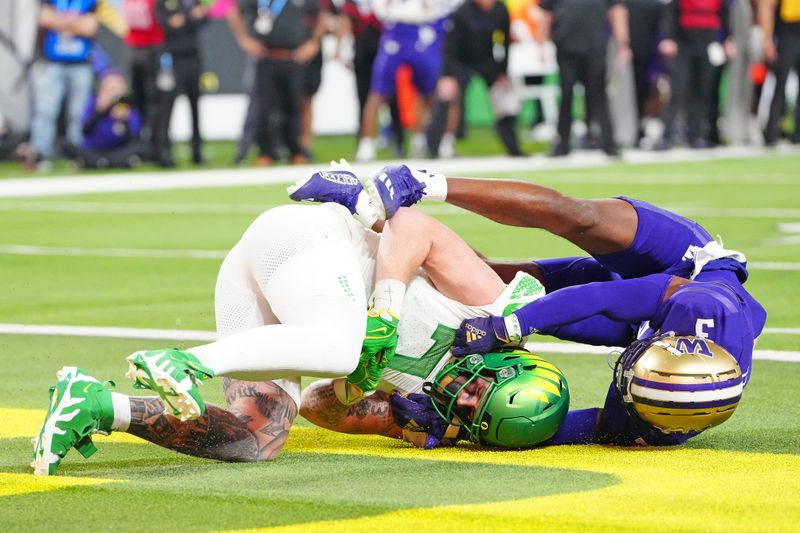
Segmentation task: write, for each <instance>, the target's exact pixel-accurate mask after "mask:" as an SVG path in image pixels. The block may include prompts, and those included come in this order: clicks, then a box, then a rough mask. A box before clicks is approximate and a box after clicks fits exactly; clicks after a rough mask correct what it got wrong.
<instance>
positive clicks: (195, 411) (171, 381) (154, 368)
mask: <svg viewBox="0 0 800 533" xmlns="http://www.w3.org/2000/svg"><path fill="white" fill-rule="evenodd" d="M137 356H140V353H139V352H137V353H134V354H133V355H130V356H128V365H129V368H128V372H127V373H126V374H125V375H126V376H127V377H128V378H129V379H132V380H133V381H134V382H135V383H138V384H139V385H140V386H142V387H143V388H147V389H150V390H152V391H154V392H156V393H158V395H159V396H160V397H161V401H162V403H163V404H164V412H165V413H167V414H170V415H172V416H175V417H176V418H178V419H179V420H180V421H181V422H187V421H189V420H194V419H196V418H199V417H200V415H201V414H202V413H201V411H204V409H202V408H201V406H200V405H199V404H198V403H197V401H196V400H195V399H194V398H193V397H192V395H191V394H189V392H188V391H187V390H185V389H184V387H182V386H181V385H180V384H179V383H178V381H177V380H176V379H175V378H173V377H172V376H171V375H170V374H169V373H167V372H165V371H164V370H163V369H161V368H160V367H159V366H158V365H155V364H153V365H149V364H147V358H146V357H144V356H141V357H137Z"/></svg>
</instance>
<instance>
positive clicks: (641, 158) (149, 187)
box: [0, 146, 800, 198]
mask: <svg viewBox="0 0 800 533" xmlns="http://www.w3.org/2000/svg"><path fill="white" fill-rule="evenodd" d="M797 155H800V149H797V148H795V147H791V146H786V147H781V149H780V150H777V151H776V150H770V149H765V148H759V147H720V148H715V149H712V150H689V149H676V150H671V151H669V152H659V153H653V152H650V151H645V150H626V151H625V153H624V154H623V157H622V160H623V161H624V162H626V163H637V164H664V163H684V162H690V161H714V160H721V159H748V158H753V157H763V156H770V157H792V156H797ZM397 163H405V164H407V165H409V166H411V167H417V168H432V167H431V163H432V162H431V161H430V160H427V159H418V160H413V159H409V160H402V161H400V160H396V161H380V162H373V163H360V164H358V163H356V164H353V167H354V169H355V171H356V172H357V173H359V174H364V175H367V174H369V173H372V172H373V171H374V170H376V169H377V168H379V167H381V166H383V165H390V164H397ZM617 164H619V163H618V162H617V161H616V160H614V159H609V158H608V157H606V156H605V155H603V154H602V153H600V152H588V153H587V152H576V153H574V154H572V155H570V156H568V157H564V158H548V157H545V156H542V155H536V156H531V157H518V158H510V157H505V156H497V157H480V158H463V159H461V158H456V159H451V160H438V161H436V162H435V165H434V166H435V170H436V171H437V172H440V173H443V174H447V175H450V176H458V175H472V174H484V173H508V172H518V171H519V172H522V171H525V172H529V171H532V170H534V171H535V170H551V169H570V168H592V167H606V166H610V165H617ZM324 166H325V165H323V164H320V165H308V166H286V167H274V168H266V169H264V168H248V169H228V170H218V169H217V170H192V171H179V172H142V173H130V172H128V173H118V174H105V175H102V176H85V175H84V176H64V177H53V178H12V179H6V180H0V197H5V198H19V197H24V196H56V195H65V194H84V193H101V192H128V191H155V190H167V189H201V188H207V187H234V186H237V187H238V186H242V185H245V186H247V185H250V186H255V185H268V184H276V183H292V182H294V181H296V180H297V179H299V178H301V177H303V176H305V175H306V174H307V173H308V172H311V171H316V170H319V169H321V168H323V167H324ZM756 178H757V176H753V181H754V182H758V183H762V182H761V181H759V180H757V179H756ZM581 179H583V180H584V181H587V180H586V179H585V178H581ZM672 179H673V178H670V177H667V178H665V179H659V181H658V183H659V184H663V183H665V182H667V181H668V182H670V183H673V182H672V181H670V180H672ZM677 179H678V180H680V181H682V182H684V183H688V181H687V177H685V176H678V177H677ZM626 180H627V182H635V183H640V184H642V180H641V178H636V177H635V176H634V177H629V178H625V177H623V178H622V179H620V180H615V181H620V182H622V181H626ZM590 181H591V182H593V183H596V182H597V181H598V180H596V179H594V178H592V180H590ZM785 183H792V180H791V177H787V181H786V182H785Z"/></svg>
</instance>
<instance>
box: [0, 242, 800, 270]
mask: <svg viewBox="0 0 800 533" xmlns="http://www.w3.org/2000/svg"><path fill="white" fill-rule="evenodd" d="M227 254H228V251H227V250H167V249H158V248H86V247H80V246H32V245H25V244H0V255H33V256H60V257H107V258H131V257H133V258H147V259H224V258H225V256H226V255H227ZM495 259H496V260H497V261H524V260H526V259H527V258H521V257H499V258H495ZM747 268H748V270H753V271H760V270H776V271H788V272H798V271H800V263H788V262H787V263H780V262H759V261H754V262H749V263H747Z"/></svg>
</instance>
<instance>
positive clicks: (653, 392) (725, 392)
mask: <svg viewBox="0 0 800 533" xmlns="http://www.w3.org/2000/svg"><path fill="white" fill-rule="evenodd" d="M743 390H744V384H742V383H739V384H738V385H734V386H733V387H727V388H725V389H718V390H710V391H695V392H691V391H664V390H658V389H651V388H649V387H642V386H641V385H631V394H635V395H636V396H641V397H642V398H648V399H650V400H658V401H660V402H713V401H715V400H727V399H729V398H735V397H736V396H739V395H741V394H742V391H743Z"/></svg>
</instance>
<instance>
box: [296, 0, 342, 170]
mask: <svg viewBox="0 0 800 533" xmlns="http://www.w3.org/2000/svg"><path fill="white" fill-rule="evenodd" d="M335 11H336V8H335V7H334V5H333V2H332V0H320V2H319V13H318V16H316V17H314V16H313V14H312V13H310V12H309V13H307V15H306V20H305V23H306V25H307V26H308V29H309V31H310V32H311V34H312V36H314V37H313V38H314V39H316V41H317V42H318V43H320V46H318V47H317V53H316V54H315V55H314V57H312V58H311V60H310V61H309V62H308V63H306V65H305V75H304V81H303V120H302V123H301V127H300V146H301V148H302V151H303V156H305V158H306V159H307V160H311V142H312V140H313V138H314V131H313V120H312V119H313V113H312V109H313V108H312V105H313V101H314V95H315V94H317V91H319V87H320V85H321V84H322V46H321V44H322V38H323V37H324V36H325V34H326V33H327V32H328V28H330V25H331V22H332V21H333V20H334V17H335Z"/></svg>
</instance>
